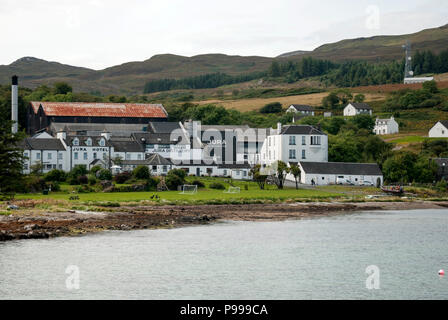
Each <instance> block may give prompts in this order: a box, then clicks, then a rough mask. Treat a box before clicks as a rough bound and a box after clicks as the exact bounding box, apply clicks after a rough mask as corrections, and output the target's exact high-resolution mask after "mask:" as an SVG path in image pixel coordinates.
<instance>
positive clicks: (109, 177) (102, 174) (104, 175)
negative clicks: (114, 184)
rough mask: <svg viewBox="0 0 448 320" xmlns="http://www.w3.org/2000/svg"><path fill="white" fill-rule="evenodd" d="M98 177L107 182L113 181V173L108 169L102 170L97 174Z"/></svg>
mask: <svg viewBox="0 0 448 320" xmlns="http://www.w3.org/2000/svg"><path fill="white" fill-rule="evenodd" d="M96 176H97V178H98V179H100V180H107V181H110V180H112V173H111V172H110V171H109V170H107V169H101V170H100V171H98V172H97V173H96Z"/></svg>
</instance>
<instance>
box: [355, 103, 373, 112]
mask: <svg viewBox="0 0 448 320" xmlns="http://www.w3.org/2000/svg"><path fill="white" fill-rule="evenodd" d="M350 104H351V105H352V106H354V107H355V109H367V110H370V109H372V108H371V107H370V106H369V105H368V104H367V103H365V102H350Z"/></svg>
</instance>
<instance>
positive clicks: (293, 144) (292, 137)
mask: <svg viewBox="0 0 448 320" xmlns="http://www.w3.org/2000/svg"><path fill="white" fill-rule="evenodd" d="M289 145H290V146H295V145H296V137H295V136H289Z"/></svg>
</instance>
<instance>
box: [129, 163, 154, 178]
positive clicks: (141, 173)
mask: <svg viewBox="0 0 448 320" xmlns="http://www.w3.org/2000/svg"><path fill="white" fill-rule="evenodd" d="M132 175H133V176H134V177H135V178H136V179H141V180H147V179H149V177H150V175H151V174H150V173H149V168H148V166H138V167H137V168H135V169H134V171H132Z"/></svg>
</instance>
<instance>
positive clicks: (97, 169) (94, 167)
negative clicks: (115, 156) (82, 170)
mask: <svg viewBox="0 0 448 320" xmlns="http://www.w3.org/2000/svg"><path fill="white" fill-rule="evenodd" d="M101 169H103V167H101V166H100V165H98V164H97V165H96V166H93V167H92V168H90V173H91V174H94V175H96V173H97V172H98V171H100V170H101Z"/></svg>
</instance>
